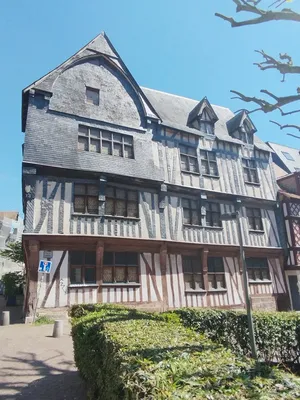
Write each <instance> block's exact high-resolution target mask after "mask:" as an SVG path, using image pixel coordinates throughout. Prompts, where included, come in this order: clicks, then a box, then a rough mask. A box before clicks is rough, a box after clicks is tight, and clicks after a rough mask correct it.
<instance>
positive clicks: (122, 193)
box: [105, 186, 139, 218]
mask: <svg viewBox="0 0 300 400" xmlns="http://www.w3.org/2000/svg"><path fill="white" fill-rule="evenodd" d="M105 214H106V215H112V216H118V217H127V218H138V216H139V201H138V192H137V191H135V190H127V189H123V188H117V187H112V186H107V187H106V195H105Z"/></svg>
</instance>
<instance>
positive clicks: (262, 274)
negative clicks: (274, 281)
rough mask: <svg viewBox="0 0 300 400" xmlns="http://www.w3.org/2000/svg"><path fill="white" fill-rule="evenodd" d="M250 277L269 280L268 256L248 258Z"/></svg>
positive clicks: (255, 279)
mask: <svg viewBox="0 0 300 400" xmlns="http://www.w3.org/2000/svg"><path fill="white" fill-rule="evenodd" d="M246 265H247V272H248V279H249V280H250V281H269V280H270V271H269V266H268V260H267V259H266V258H254V257H249V258H246Z"/></svg>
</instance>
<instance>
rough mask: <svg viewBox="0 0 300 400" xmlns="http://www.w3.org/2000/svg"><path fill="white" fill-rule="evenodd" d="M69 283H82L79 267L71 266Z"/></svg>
mask: <svg viewBox="0 0 300 400" xmlns="http://www.w3.org/2000/svg"><path fill="white" fill-rule="evenodd" d="M70 281H71V283H82V278H81V267H76V268H71V276H70Z"/></svg>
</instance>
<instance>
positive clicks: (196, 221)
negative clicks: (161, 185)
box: [182, 199, 201, 225]
mask: <svg viewBox="0 0 300 400" xmlns="http://www.w3.org/2000/svg"><path fill="white" fill-rule="evenodd" d="M182 209H183V223H184V224H188V225H201V212H200V207H199V203H198V202H197V200H191V199H182Z"/></svg>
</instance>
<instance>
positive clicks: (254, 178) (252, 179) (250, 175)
mask: <svg viewBox="0 0 300 400" xmlns="http://www.w3.org/2000/svg"><path fill="white" fill-rule="evenodd" d="M242 163H243V168H244V181H245V182H246V183H259V180H258V174H257V166H256V162H255V160H248V159H247V158H243V159H242Z"/></svg>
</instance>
